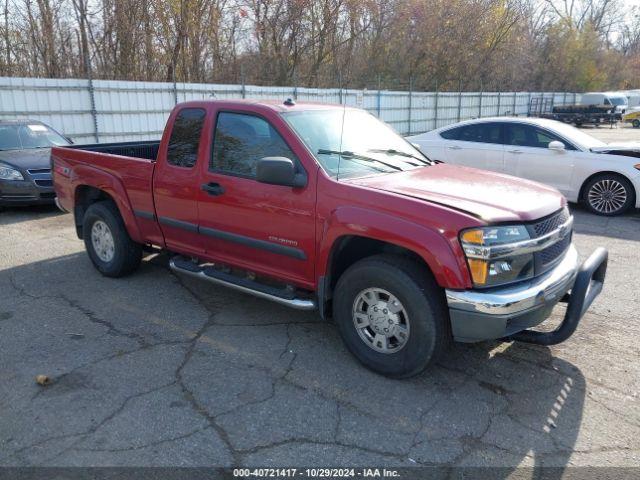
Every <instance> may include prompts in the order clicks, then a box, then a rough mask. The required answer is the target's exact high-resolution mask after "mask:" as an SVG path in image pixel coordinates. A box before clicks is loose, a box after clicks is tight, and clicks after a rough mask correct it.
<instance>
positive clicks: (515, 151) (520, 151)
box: [507, 150, 522, 154]
mask: <svg viewBox="0 0 640 480" xmlns="http://www.w3.org/2000/svg"><path fill="white" fill-rule="evenodd" d="M507 152H509V153H515V154H518V153H522V150H507Z"/></svg>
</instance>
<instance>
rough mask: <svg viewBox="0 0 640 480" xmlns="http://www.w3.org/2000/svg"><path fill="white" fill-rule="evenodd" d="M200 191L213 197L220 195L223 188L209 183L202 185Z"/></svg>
mask: <svg viewBox="0 0 640 480" xmlns="http://www.w3.org/2000/svg"><path fill="white" fill-rule="evenodd" d="M202 190H204V191H205V192H207V193H208V194H209V195H213V196H214V197H216V196H218V195H222V194H223V193H224V187H223V186H222V185H220V184H219V183H215V182H211V183H204V184H202Z"/></svg>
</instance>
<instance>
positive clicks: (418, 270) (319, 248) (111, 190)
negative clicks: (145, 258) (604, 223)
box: [51, 100, 607, 377]
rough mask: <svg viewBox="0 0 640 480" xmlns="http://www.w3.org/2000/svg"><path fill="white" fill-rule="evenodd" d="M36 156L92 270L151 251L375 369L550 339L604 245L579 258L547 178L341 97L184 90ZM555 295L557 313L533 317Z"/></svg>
mask: <svg viewBox="0 0 640 480" xmlns="http://www.w3.org/2000/svg"><path fill="white" fill-rule="evenodd" d="M51 163H52V170H53V178H54V185H55V190H56V194H57V202H58V206H59V207H60V208H61V209H63V210H65V211H69V212H73V214H74V219H75V226H76V229H77V234H78V237H79V238H81V239H83V240H84V243H85V246H86V249H87V252H88V254H89V257H90V259H91V261H92V262H93V264H94V265H95V267H96V268H97V269H98V270H99V271H100V272H101V273H102V274H103V275H106V276H110V277H120V276H123V275H126V274H129V273H131V272H133V271H134V270H135V269H136V268H137V267H138V265H139V264H140V261H141V258H142V255H143V251H145V250H148V249H154V250H157V249H162V250H165V251H168V252H169V253H170V255H171V256H170V261H169V265H170V268H171V269H172V270H174V271H176V272H179V273H180V274H184V275H190V276H193V277H197V278H199V279H202V280H205V281H209V282H212V283H214V284H218V285H224V286H227V287H231V288H235V289H237V290H240V291H242V292H246V293H249V294H253V295H256V296H258V297H261V298H264V299H268V300H272V301H275V302H277V303H280V304H283V305H287V306H289V307H292V308H297V309H303V310H311V309H318V310H319V313H320V315H321V316H322V317H323V318H332V319H333V320H334V321H335V323H336V324H337V327H338V329H339V331H340V334H341V336H342V338H343V340H344V342H345V344H346V346H347V347H348V349H349V350H350V351H351V352H352V353H353V354H354V355H355V356H356V357H357V358H358V360H360V361H361V362H362V363H363V364H364V365H365V366H367V367H369V368H371V369H372V370H374V371H377V372H379V373H382V374H384V375H388V376H393V377H407V376H411V375H415V374H417V373H419V372H421V371H422V370H424V369H425V368H426V366H427V365H428V364H429V363H430V362H433V361H435V360H436V359H437V358H438V357H439V356H440V355H441V354H442V353H443V352H444V351H445V350H446V348H447V346H448V345H449V344H450V342H451V341H452V340H453V341H461V342H478V341H483V340H489V339H505V340H515V341H524V342H530V343H537V344H544V345H551V344H555V343H559V342H561V341H563V340H565V339H567V338H568V337H569V336H571V334H572V333H573V332H574V331H575V329H576V327H577V325H578V323H579V321H580V318H581V317H582V316H583V315H584V313H585V311H586V310H587V308H589V306H590V305H591V303H592V301H593V300H594V299H595V297H596V296H597V295H598V294H599V293H600V291H601V289H602V285H603V281H604V275H605V271H606V262H607V252H606V250H605V249H602V248H599V249H597V250H596V251H595V252H594V253H593V254H592V255H591V256H590V257H589V258H588V259H587V260H586V261H585V262H584V263H582V264H580V263H579V259H578V253H577V251H576V249H575V247H574V246H573V244H572V223H573V217H572V216H571V214H570V212H569V210H568V209H567V205H566V200H565V199H564V197H563V196H562V195H560V193H558V192H557V191H556V190H554V189H553V188H550V187H546V186H543V185H540V184H538V183H534V182H530V181H526V180H521V179H517V178H514V177H510V176H507V175H502V174H496V173H490V172H487V171H482V170H477V169H472V168H465V167H457V166H451V165H446V164H436V163H435V162H431V161H430V160H429V159H428V158H427V157H425V156H424V155H423V154H422V153H421V152H420V151H419V150H417V149H416V148H415V147H413V146H412V145H411V144H409V143H407V142H406V141H405V140H404V139H403V138H401V137H400V136H399V135H397V134H396V133H395V132H394V131H393V130H392V129H391V128H389V127H388V126H386V125H385V124H384V123H382V122H381V121H379V120H378V119H376V118H375V117H374V116H373V115H371V114H369V113H367V112H365V111H363V110H359V109H355V108H348V107H343V106H334V105H320V104H298V103H296V102H294V101H292V100H287V101H285V102H255V101H217V100H214V101H194V102H187V103H182V104H179V105H177V106H176V107H175V109H174V110H173V112H172V113H171V115H170V117H169V120H168V122H167V126H166V128H165V130H164V134H163V137H162V139H161V140H160V141H159V142H134V143H117V144H96V145H83V146H68V147H54V148H53V149H52V152H51ZM560 301H562V302H568V305H567V309H566V313H565V316H564V319H563V321H562V322H561V323H560V325H559V326H557V328H556V329H555V330H553V331H546V332H541V331H536V330H533V329H532V327H535V326H536V325H538V324H540V323H541V322H542V321H543V320H545V319H546V318H547V317H549V315H550V313H551V310H552V309H553V307H554V306H555V305H556V304H557V303H558V302H560ZM547 330H548V329H547Z"/></svg>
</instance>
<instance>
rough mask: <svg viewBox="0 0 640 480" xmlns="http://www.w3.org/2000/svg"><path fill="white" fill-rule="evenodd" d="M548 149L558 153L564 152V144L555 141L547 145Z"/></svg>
mask: <svg viewBox="0 0 640 480" xmlns="http://www.w3.org/2000/svg"><path fill="white" fill-rule="evenodd" d="M547 148H549V149H550V150H556V151H558V152H562V151H564V143H562V142H560V141H558V140H553V141H551V142H549V145H547Z"/></svg>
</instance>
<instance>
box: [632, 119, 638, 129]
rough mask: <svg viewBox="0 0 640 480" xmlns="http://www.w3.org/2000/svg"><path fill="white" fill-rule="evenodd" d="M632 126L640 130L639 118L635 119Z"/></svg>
mask: <svg viewBox="0 0 640 480" xmlns="http://www.w3.org/2000/svg"><path fill="white" fill-rule="evenodd" d="M631 125H633V128H640V120H638V119H637V118H636V119H634V120H633V121H632V122H631Z"/></svg>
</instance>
